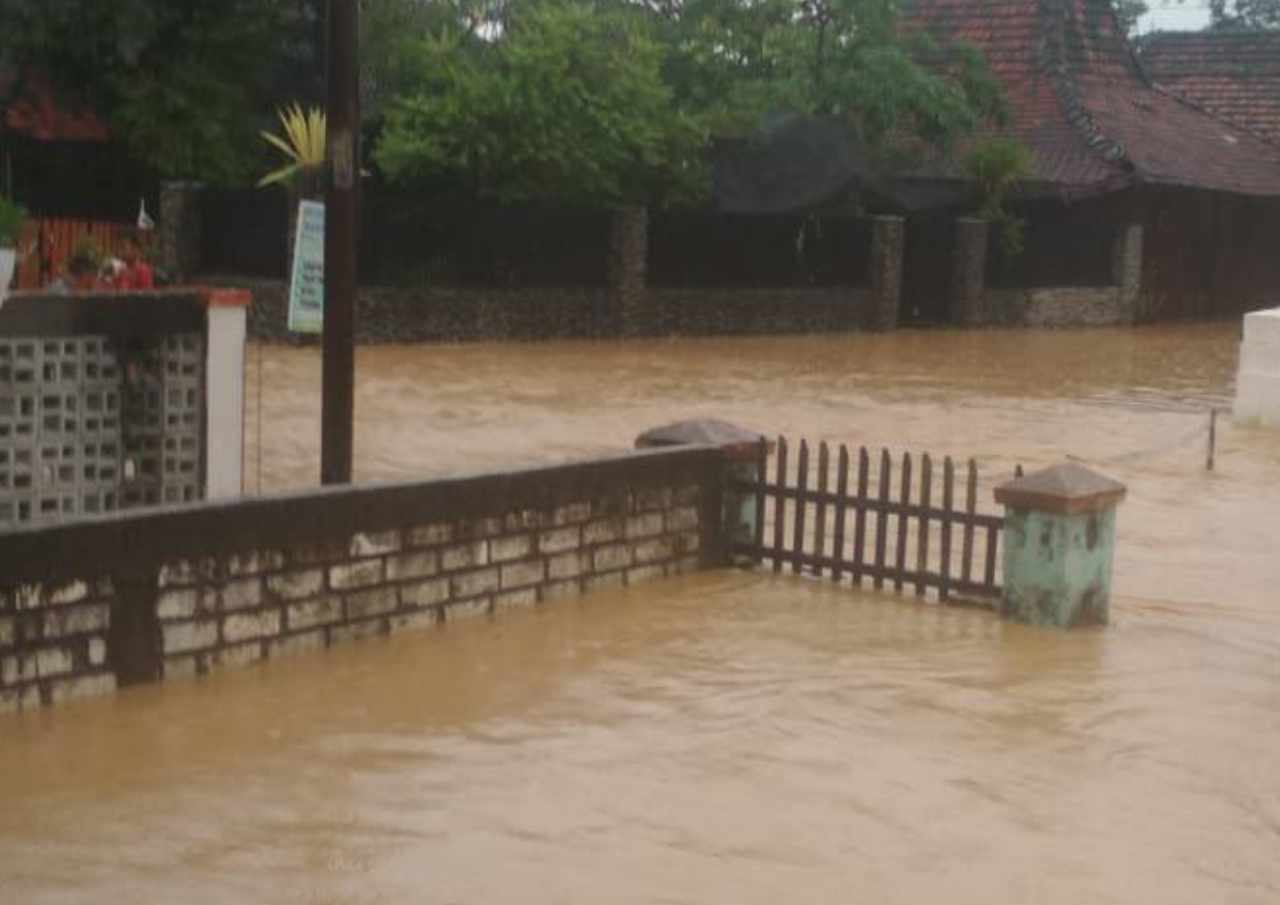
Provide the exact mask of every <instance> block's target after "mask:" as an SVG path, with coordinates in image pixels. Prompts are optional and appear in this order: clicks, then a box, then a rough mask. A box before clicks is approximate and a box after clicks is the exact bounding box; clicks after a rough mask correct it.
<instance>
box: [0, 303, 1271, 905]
mask: <svg viewBox="0 0 1280 905" xmlns="http://www.w3.org/2000/svg"><path fill="white" fill-rule="evenodd" d="M1235 343H1236V335H1235V328H1234V327H1220V326H1212V325H1210V326H1203V325H1201V326H1195V327H1187V328H1181V327H1179V328H1161V329H1153V330H1138V331H1088V332H1082V333H1055V334H1038V333H999V332H992V333H973V334H947V333H902V334H897V335H893V336H855V337H842V338H796V339H786V338H784V339H758V340H757V339H751V340H710V341H696V340H680V341H669V342H668V341H656V342H638V343H633V344H615V345H603V344H601V345H592V344H552V345H545V346H532V345H531V346H496V345H495V346H460V347H438V346H434V347H433V346H426V347H416V348H377V349H366V350H362V352H361V354H360V356H359V357H358V367H359V368H360V375H361V376H360V383H359V388H358V396H357V421H358V424H357V431H358V437H359V439H358V446H357V468H358V472H359V476H360V477H361V478H374V477H402V476H410V475H424V474H425V475H432V474H445V473H451V472H457V471H463V470H472V469H475V468H478V467H497V466H502V465H510V464H516V463H520V462H526V461H548V460H556V459H563V458H567V457H570V456H575V455H581V454H588V453H594V452H598V451H602V450H608V449H615V448H618V447H622V446H626V445H629V443H630V441H631V440H632V438H633V437H634V435H635V434H636V433H638V432H639V431H641V430H643V429H645V428H647V427H650V426H652V425H654V424H658V423H662V422H664V421H669V420H673V419H675V418H683V417H691V416H696V415H712V416H717V417H724V418H728V419H730V420H734V421H738V422H740V423H743V424H745V425H748V426H752V427H756V428H760V429H764V430H768V431H770V432H782V433H786V434H788V435H792V436H807V437H809V438H811V439H828V440H836V441H840V442H851V443H867V444H874V445H881V444H885V445H888V446H890V447H891V448H893V449H895V450H902V449H911V450H921V451H929V452H932V453H935V454H938V455H942V454H952V455H956V456H958V457H968V456H971V455H972V456H976V457H977V458H978V460H979V463H980V466H981V467H982V468H983V470H984V473H987V474H990V475H992V476H1003V475H1005V474H1007V473H1008V472H1010V471H1011V470H1012V468H1013V464H1014V463H1015V462H1019V461H1020V462H1023V463H1024V464H1025V465H1027V466H1028V467H1035V466H1039V465H1043V464H1049V463H1051V462H1053V461H1057V460H1060V459H1062V458H1064V457H1067V456H1071V457H1076V458H1078V459H1080V460H1083V461H1086V462H1087V463H1090V464H1093V465H1095V466H1096V467H1098V468H1099V469H1100V470H1103V471H1105V472H1106V473H1108V474H1110V475H1113V476H1115V477H1118V478H1120V479H1121V480H1124V481H1125V482H1126V483H1128V485H1129V487H1130V498H1129V500H1128V501H1127V502H1126V503H1125V505H1124V507H1123V508H1122V510H1121V516H1120V537H1119V543H1118V553H1117V589H1118V595H1119V599H1118V600H1116V601H1115V603H1114V605H1113V625H1112V626H1110V627H1109V628H1107V629H1105V630H1096V631H1078V632H1073V633H1060V632H1050V631H1037V630H1033V629H1029V628H1025V627H1022V626H1016V625H1010V624H1005V623H1002V622H1001V621H1000V620H998V619H997V618H996V617H994V616H993V615H991V614H990V613H988V612H986V611H983V610H974V609H958V608H950V607H941V606H938V605H934V604H928V603H921V602H919V601H916V600H914V599H908V598H897V597H893V596H877V595H875V594H872V593H869V592H868V593H859V592H854V591H851V590H850V589H849V588H848V587H847V586H844V587H833V586H832V585H831V584H830V582H822V581H818V580H814V579H805V578H796V577H790V576H786V577H781V578H775V577H773V576H771V575H758V574H754V573H746V572H734V571H725V572H719V573H711V574H706V575H700V576H692V577H688V578H682V579H676V580H671V581H668V582H663V583H660V584H654V585H648V586H643V587H640V588H634V589H629V590H625V591H616V592H606V593H600V594H596V595H593V596H591V597H590V598H587V599H584V600H582V601H577V602H567V603H557V604H555V605H552V606H548V607H545V608H540V609H537V610H534V611H528V612H522V613H516V614H512V615H510V616H504V617H503V618H502V619H500V620H498V621H496V622H493V623H486V622H470V623H460V624H456V625H449V626H447V627H445V628H443V629H441V630H439V631H435V632H427V633H422V634H416V635H405V636H398V637H396V638H393V639H389V640H376V641H370V642H366V643H363V644H359V645H353V646H350V647H346V648H340V649H334V650H332V651H328V652H324V653H321V654H317V655H307V656H300V657H297V658H293V659H290V660H283V661H278V662H274V663H268V664H265V665H263V666H261V667H259V668H254V669H250V670H247V671H243V672H238V673H230V674H224V675H220V676H215V677H212V678H209V679H207V680H203V681H199V682H175V683H169V684H165V685H160V686H148V687H143V688H138V689H131V690H129V691H128V692H126V693H123V694H120V695H118V696H116V697H114V698H111V699H105V700H98V701H89V702H84V703H81V704H76V705H71V706H68V707H66V708H64V709H61V710H57V711H52V712H45V713H36V714H24V715H21V716H19V717H17V718H11V719H8V720H6V721H5V722H4V724H3V726H0V902H5V903H7V902H10V901H12V902H15V903H17V902H21V903H81V902H84V903H95V905H98V903H108V905H113V903H134V902H177V901H181V902H184V903H194V905H203V903H209V905H224V903H237V905H241V903H244V905H248V903H283V905H294V903H298V905H311V903H342V905H347V903H352V905H365V903H406V902H413V903H419V902H421V903H477V905H480V903H485V905H487V903H527V902H538V903H544V902H545V903H642V902H643V903H721V902H733V903H770V905H773V903H778V902H800V903H806V902H814V903H819V902H821V903H828V902H829V903H844V902H886V903H918V902H929V901H944V902H948V903H960V905H963V903H983V905H988V903H1001V902H1007V903H1027V902H1035V903H1049V905H1055V903H1063V905H1066V903H1071V905H1075V903H1084V902H1088V903H1126V905H1128V903H1134V902H1160V903H1196V905H1201V903H1205V902H1215V903H1241V905H1244V903H1249V905H1252V903H1259V905H1261V903H1274V902H1277V901H1280V857H1278V854H1280V771H1277V770H1276V767H1275V751H1277V750H1280V606H1278V604H1280V594H1277V592H1276V590H1275V589H1276V587H1277V585H1278V583H1280V562H1278V560H1280V555H1277V543H1278V542H1277V537H1280V438H1278V437H1277V436H1276V435H1274V434H1267V433H1264V432H1261V431H1257V430H1247V429H1244V428H1239V427H1234V426H1231V425H1229V424H1228V423H1227V422H1225V421H1224V422H1223V424H1222V425H1221V434H1220V437H1219V445H1218V457H1217V459H1218V461H1217V470H1215V471H1214V472H1213V473H1207V472H1205V470H1204V437H1203V434H1202V432H1201V431H1202V428H1203V427H1204V426H1205V423H1206V416H1205V415H1204V414H1203V413H1204V410H1205V409H1206V408H1207V407H1208V406H1209V405H1212V404H1224V403H1225V401H1226V399H1227V398H1228V397H1229V394H1230V384H1231V380H1232V376H1233V374H1234V368H1235ZM250 363H251V366H250V371H251V375H252V374H254V373H255V372H256V367H257V365H256V355H251V356H250ZM262 374H263V376H264V381H263V385H262V386H263V396H262V398H263V402H264V405H265V407H264V412H263V415H264V417H263V425H264V430H263V435H262V450H263V456H262V474H263V483H264V485H265V486H267V487H283V486H298V485H304V484H308V483H311V482H312V480H313V479H312V475H313V474H314V472H315V460H316V456H315V448H314V443H313V441H312V440H311V438H312V437H314V436H315V435H316V434H317V433H318V431H317V429H316V424H317V414H316V411H317V408H318V400H317V396H318V387H319V366H318V355H317V353H315V352H313V351H308V350H282V349H276V348H268V349H265V350H263V355H262ZM256 397H257V392H256V387H251V389H250V401H251V403H252V402H253V400H254V399H256ZM251 412H252V408H251ZM250 420H251V426H252V423H253V422H255V420H256V419H254V418H252V417H251V419H250ZM256 448H257V442H256V438H253V439H252V442H251V452H256ZM254 458H255V457H254V455H252V454H251V455H250V460H249V475H250V488H251V489H253V488H254V486H255V480H256V473H257V468H256V462H255V461H254ZM987 505H988V506H989V507H990V506H991V504H990V500H989V496H988V499H987Z"/></svg>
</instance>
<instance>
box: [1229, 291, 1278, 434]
mask: <svg viewBox="0 0 1280 905" xmlns="http://www.w3.org/2000/svg"><path fill="white" fill-rule="evenodd" d="M1234 414H1235V417H1236V418H1238V419H1240V420H1243V421H1257V422H1258V423H1260V424H1262V425H1265V426H1267V427H1280V308H1272V309H1270V310H1268V311H1253V312H1250V313H1249V314H1246V315H1245V316H1244V341H1243V342H1241V344H1240V370H1239V371H1238V372H1237V374H1236V402H1235V410H1234Z"/></svg>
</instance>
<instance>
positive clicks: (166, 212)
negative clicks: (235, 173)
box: [158, 182, 204, 281]
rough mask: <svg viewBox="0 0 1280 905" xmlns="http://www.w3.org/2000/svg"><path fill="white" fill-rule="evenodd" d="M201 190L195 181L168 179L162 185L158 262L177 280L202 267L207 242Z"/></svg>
mask: <svg viewBox="0 0 1280 905" xmlns="http://www.w3.org/2000/svg"><path fill="white" fill-rule="evenodd" d="M201 189H202V186H201V185H200V184H199V183H193V182H166V183H165V184H164V185H162V186H161V187H160V222H159V224H158V225H159V230H158V233H159V243H158V244H159V251H160V256H159V261H158V263H159V265H160V268H161V270H163V271H164V272H165V273H166V274H168V275H169V276H170V277H171V278H172V279H174V280H179V281H185V280H186V279H187V278H188V277H190V276H191V275H192V274H194V273H196V272H197V271H198V270H199V269H200V252H201V248H202V247H203V244H204V238H203V226H202V218H201V216H200V192H201Z"/></svg>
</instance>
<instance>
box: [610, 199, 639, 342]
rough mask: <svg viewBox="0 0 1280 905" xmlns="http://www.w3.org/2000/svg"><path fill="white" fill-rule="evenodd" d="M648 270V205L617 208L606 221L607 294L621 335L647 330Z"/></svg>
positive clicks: (615, 323)
mask: <svg viewBox="0 0 1280 905" xmlns="http://www.w3.org/2000/svg"><path fill="white" fill-rule="evenodd" d="M648 269H649V211H648V208H645V207H623V208H618V209H617V210H615V211H614V212H613V214H612V216H611V217H610V221H609V296H610V302H611V304H610V307H611V308H612V309H613V310H612V311H611V312H610V315H611V320H612V321H613V325H614V329H615V330H617V332H618V333H620V334H621V335H623V336H635V335H637V334H640V333H644V332H646V331H645V327H646V324H645V320H646V317H645V314H646V312H645V296H646V293H645V283H646V275H647V272H648Z"/></svg>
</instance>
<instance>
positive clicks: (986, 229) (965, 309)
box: [949, 217, 991, 327]
mask: <svg viewBox="0 0 1280 905" xmlns="http://www.w3.org/2000/svg"><path fill="white" fill-rule="evenodd" d="M955 229H956V247H955V257H954V258H953V259H952V273H951V299H950V305H949V309H950V310H949V313H950V319H951V323H953V324H957V325H963V326H968V327H973V326H977V325H978V324H983V323H986V306H985V304H984V300H985V296H986V291H987V239H988V237H989V236H990V234H991V224H989V223H988V222H987V221H986V220H978V219H976V218H973V217H961V218H959V219H958V220H956V226H955Z"/></svg>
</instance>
